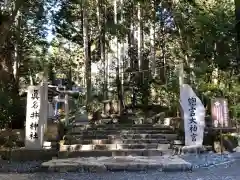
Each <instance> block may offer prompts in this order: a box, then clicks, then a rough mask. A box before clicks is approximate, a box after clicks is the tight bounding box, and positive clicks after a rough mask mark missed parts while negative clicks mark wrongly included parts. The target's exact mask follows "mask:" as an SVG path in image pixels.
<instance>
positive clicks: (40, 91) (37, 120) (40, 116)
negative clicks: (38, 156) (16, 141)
mask: <svg viewBox="0 0 240 180" xmlns="http://www.w3.org/2000/svg"><path fill="white" fill-rule="evenodd" d="M44 89H45V91H46V88H44V86H29V87H28V92H27V110H26V127H25V148H26V149H33V150H39V149H42V147H43V135H44V130H45V128H46V124H47V120H46V117H47V114H48V113H47V112H46V110H47V108H46V107H44V106H46V103H45V101H46V96H45V91H44Z"/></svg>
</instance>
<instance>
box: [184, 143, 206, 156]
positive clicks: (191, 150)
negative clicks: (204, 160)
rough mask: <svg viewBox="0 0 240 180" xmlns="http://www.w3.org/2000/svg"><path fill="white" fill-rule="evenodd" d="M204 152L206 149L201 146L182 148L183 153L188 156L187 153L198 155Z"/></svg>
mask: <svg viewBox="0 0 240 180" xmlns="http://www.w3.org/2000/svg"><path fill="white" fill-rule="evenodd" d="M203 151H204V147H203V146H202V145H201V146H183V147H182V153H184V154H186V153H196V154H200V153H201V152H203Z"/></svg>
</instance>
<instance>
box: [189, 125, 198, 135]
mask: <svg viewBox="0 0 240 180" xmlns="http://www.w3.org/2000/svg"><path fill="white" fill-rule="evenodd" d="M197 129H198V128H197V126H196V125H195V124H194V125H190V131H191V133H192V132H196V131H197Z"/></svg>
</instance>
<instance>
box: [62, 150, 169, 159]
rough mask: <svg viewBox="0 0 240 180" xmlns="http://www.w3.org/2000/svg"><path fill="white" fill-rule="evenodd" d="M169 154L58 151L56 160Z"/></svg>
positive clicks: (114, 151)
mask: <svg viewBox="0 0 240 180" xmlns="http://www.w3.org/2000/svg"><path fill="white" fill-rule="evenodd" d="M164 154H171V150H169V149H167V150H159V149H130V150H129V149H122V150H111V151H110V150H92V151H72V152H69V151H60V152H59V153H58V158H75V157H103V156H105V157H110V156H162V155H164Z"/></svg>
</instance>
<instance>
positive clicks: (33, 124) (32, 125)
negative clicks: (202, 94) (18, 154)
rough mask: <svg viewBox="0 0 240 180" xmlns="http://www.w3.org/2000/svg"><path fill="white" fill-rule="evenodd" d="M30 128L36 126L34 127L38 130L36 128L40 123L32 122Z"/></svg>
mask: <svg viewBox="0 0 240 180" xmlns="http://www.w3.org/2000/svg"><path fill="white" fill-rule="evenodd" d="M30 128H31V129H33V128H34V129H35V130H36V129H37V128H38V124H37V123H31V124H30Z"/></svg>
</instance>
